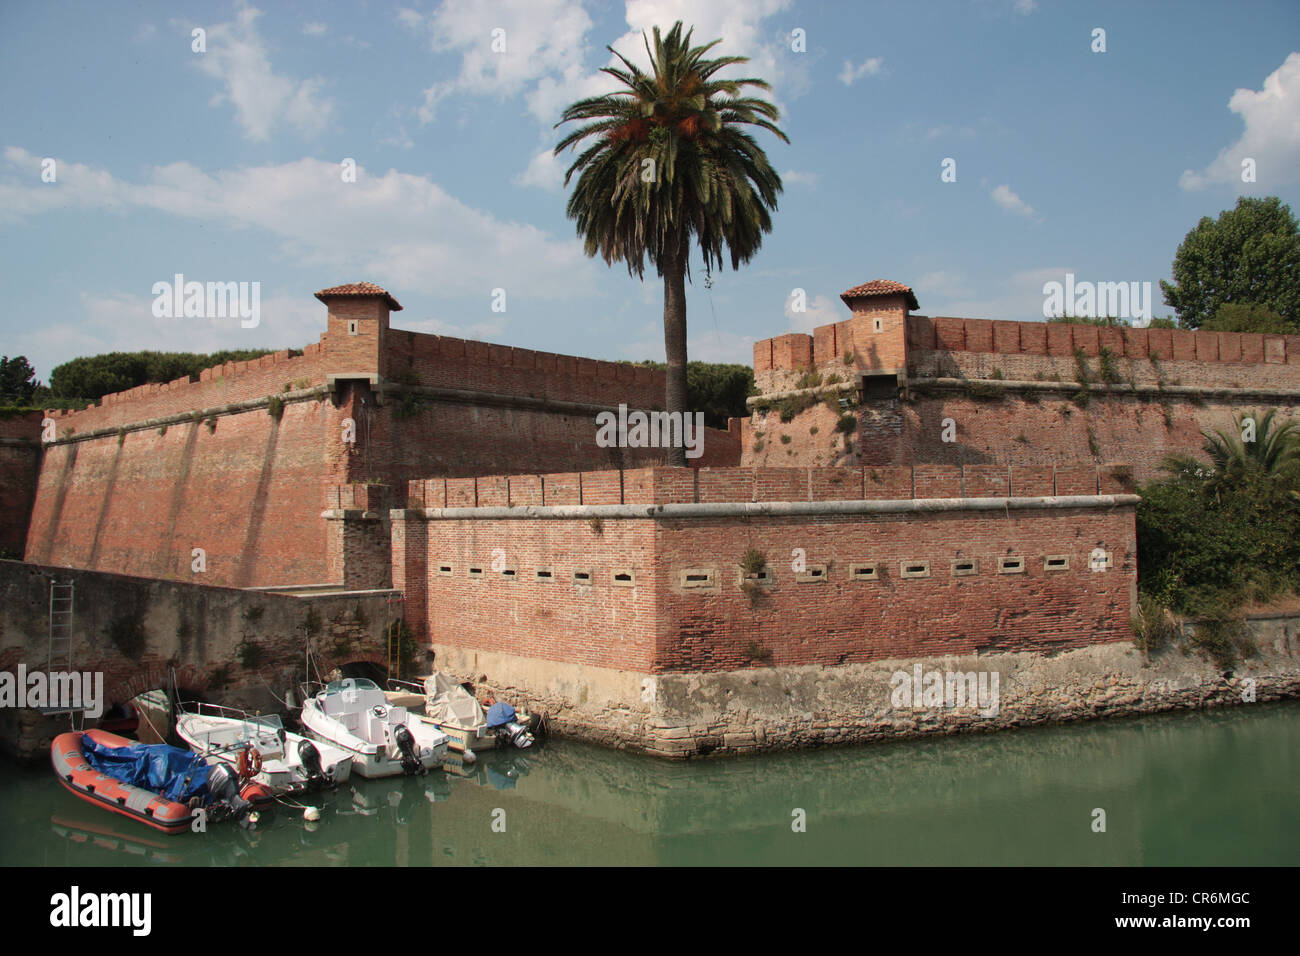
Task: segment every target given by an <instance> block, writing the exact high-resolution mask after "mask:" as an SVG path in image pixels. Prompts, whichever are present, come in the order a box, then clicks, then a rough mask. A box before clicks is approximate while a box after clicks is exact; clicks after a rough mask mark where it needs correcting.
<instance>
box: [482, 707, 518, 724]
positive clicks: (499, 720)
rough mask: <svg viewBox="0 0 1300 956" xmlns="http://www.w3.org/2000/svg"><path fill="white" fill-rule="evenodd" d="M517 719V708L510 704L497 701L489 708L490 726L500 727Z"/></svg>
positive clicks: (488, 722)
mask: <svg viewBox="0 0 1300 956" xmlns="http://www.w3.org/2000/svg"><path fill="white" fill-rule="evenodd" d="M514 719H515V709H514V708H513V707H511V706H510V705H509V704H502V703H497V704H493V705H492V706H491V707H489V708H488V712H487V725H488V726H489V727H500V726H501V725H502V724H508V723H510V721H512V720H514Z"/></svg>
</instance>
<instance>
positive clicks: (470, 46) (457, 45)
mask: <svg viewBox="0 0 1300 956" xmlns="http://www.w3.org/2000/svg"><path fill="white" fill-rule="evenodd" d="M791 2H792V0H750V2H746V3H730V2H722V0H709V2H700V0H627V2H626V5H625V15H626V20H627V24H628V27H629V29H628V31H627V32H626V33H625V34H623V35H622V36H621V37H619V38H618V39H616V40H614V42H613V43H611V44H609V45H610V46H612V47H613V48H614V49H616V50H618V51H620V52H621V53H622V54H623V55H624V56H626V57H627V58H628V59H629V60H631V61H632V62H634V63H637V64H638V65H639V66H641V67H642V68H643V69H648V67H649V61H648V59H647V57H646V53H645V47H644V41H643V39H642V33H643V31H644V33H645V34H646V35H647V36H649V35H651V32H652V29H653V28H654V27H655V26H659V27H660V28H661V29H667V28H668V27H669V26H671V24H672V23H674V22H675V21H677V20H682V21H683V22H684V23H687V24H689V25H691V26H692V27H693V28H694V31H695V32H694V35H693V36H692V42H693V43H694V44H696V45H700V44H703V43H707V42H709V41H712V40H715V39H721V40H722V42H721V43H720V44H718V46H716V47H714V48H713V50H712V51H710V55H712V56H724V55H741V56H747V57H749V58H750V62H749V63H747V64H744V65H743V66H738V67H732V68H729V70H728V71H726V72H725V73H724V75H728V74H730V75H733V76H759V77H762V78H763V79H765V80H767V81H768V82H769V83H771V84H772V86H773V91H772V92H771V93H770V94H767V98H769V99H771V100H773V102H775V103H777V105H778V106H779V105H780V96H781V95H782V94H785V95H789V96H795V95H798V94H799V93H801V92H803V91H804V90H806V89H807V88H808V87H809V85H810V80H809V72H808V66H807V63H808V56H807V55H806V54H794V53H792V51H791V50H790V41H789V32H788V30H784V31H776V30H767V29H764V27H763V23H764V21H765V20H767V19H768V18H769V17H772V16H773V15H775V14H777V13H779V12H781V11H784V10H787V9H789V7H790V5H791ZM397 18H398V20H399V22H400V23H401V24H402V25H403V26H404V27H406V28H408V29H411V30H413V31H415V32H417V33H420V34H427V35H428V36H429V43H430V48H431V49H432V50H433V51H434V52H435V53H446V52H454V53H458V54H459V55H460V57H461V61H460V68H459V72H458V75H457V76H456V77H455V78H454V79H452V80H447V81H442V82H438V83H434V84H432V85H431V86H429V87H428V88H426V89H425V90H424V92H423V102H422V103H421V105H420V106H419V108H418V109H417V114H418V116H419V118H420V120H421V122H424V123H429V122H432V121H434V119H435V118H436V116H437V113H438V109H439V106H440V105H441V103H442V102H443V101H444V100H446V99H447V98H448V97H450V96H452V95H456V94H463V95H478V96H484V95H486V96H495V97H498V98H505V97H511V96H522V97H523V99H524V103H525V105H526V106H527V108H528V111H529V113H530V114H531V115H532V116H533V118H534V119H535V120H536V121H537V122H538V124H539V126H540V127H541V129H542V131H543V132H544V133H545V134H546V136H547V137H548V138H549V137H551V136H553V135H554V134H553V133H552V130H551V127H552V126H553V125H554V124H555V123H556V122H558V121H559V119H560V116H561V114H562V113H563V111H564V108H565V107H567V106H568V105H569V104H570V103H573V102H575V101H576V100H579V99H583V98H585V97H589V96H599V95H601V94H603V93H608V92H611V91H613V90H615V89H617V88H618V85H619V84H618V83H617V81H615V80H614V79H613V78H612V77H610V76H608V75H607V74H604V73H601V72H600V71H599V70H592V69H589V68H588V67H586V66H585V65H584V64H586V63H588V62H589V61H590V56H589V55H590V54H591V53H592V52H594V50H593V47H596V48H598V47H597V45H596V44H595V43H593V42H589V40H588V34H589V33H590V31H591V28H592V21H591V18H590V17H589V16H588V15H587V13H586V11H585V10H584V9H583V7H582V5H581V4H580V3H578V2H576V0H504V2H502V3H500V4H497V5H492V6H489V5H486V4H460V3H454V2H452V0H444V2H443V3H442V4H441V5H440V6H439V7H438V8H437V9H436V10H435V11H434V12H433V13H432V14H429V15H427V16H426V15H423V14H420V13H418V12H416V11H414V10H409V9H401V10H399V11H398V14H397ZM498 27H499V28H501V29H502V30H504V31H505V41H506V52H504V53H495V52H493V50H492V31H493V30H494V29H496V28H498ZM602 45H603V44H602ZM605 62H606V63H607V64H609V65H621V64H619V63H618V61H617V60H616V58H614V57H612V56H611V57H609V58H608V59H607V60H606V61H605ZM570 161H571V160H570ZM564 165H565V167H566V168H567V165H568V164H567V163H565V164H564ZM548 181H551V180H550V178H549V177H548V176H547V174H546V167H545V165H544V163H543V161H542V160H541V159H539V158H538V156H536V155H534V156H533V157H532V159H531V161H530V163H529V166H528V168H527V169H525V170H524V171H523V172H522V173H520V175H519V178H518V179H517V180H516V182H521V183H525V184H529V185H533V184H541V183H543V182H548Z"/></svg>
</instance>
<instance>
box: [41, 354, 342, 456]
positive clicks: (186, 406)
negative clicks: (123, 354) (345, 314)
mask: <svg viewBox="0 0 1300 956" xmlns="http://www.w3.org/2000/svg"><path fill="white" fill-rule="evenodd" d="M331 364H332V363H330V362H327V361H326V360H325V358H324V356H323V355H322V353H321V350H320V347H319V346H317V345H309V346H307V348H306V349H304V350H303V354H302V355H296V356H292V357H291V356H290V355H289V353H288V351H287V350H285V351H280V352H274V353H272V354H270V355H264V356H262V357H261V358H257V359H250V360H249V361H247V362H227V363H226V364H225V365H218V366H217V367H215V368H210V369H204V371H203V372H202V373H200V375H199V381H197V382H191V381H190V380H189V379H177V380H176V381H174V382H167V383H163V384H159V385H141V386H139V387H138V388H133V389H129V390H127V391H125V392H115V393H113V394H111V395H105V396H104V397H103V399H102V400H101V402H100V404H99V405H92V406H91V407H90V408H86V409H83V410H81V411H69V412H62V411H56V412H52V413H51V417H52V418H54V420H55V421H56V422H58V434H59V437H63V436H64V435H65V434H66V433H67V430H68V429H69V428H72V429H74V430H75V431H76V432H79V433H82V434H84V433H86V432H88V431H94V430H95V429H97V428H116V427H118V426H121V425H129V424H131V423H133V422H143V421H146V420H148V419H150V418H161V417H164V416H166V415H178V414H181V413H183V412H190V411H196V410H199V409H204V408H212V407H215V406H217V405H226V404H229V403H232V402H243V401H248V400H249V399H257V398H265V397H266V396H268V395H279V394H282V393H283V392H284V391H285V386H286V385H290V386H291V387H294V386H293V383H294V382H299V383H301V384H303V386H304V387H305V386H307V385H320V384H323V383H324V381H325V373H326V371H346V370H345V369H335V368H331V367H329V366H330V365H331Z"/></svg>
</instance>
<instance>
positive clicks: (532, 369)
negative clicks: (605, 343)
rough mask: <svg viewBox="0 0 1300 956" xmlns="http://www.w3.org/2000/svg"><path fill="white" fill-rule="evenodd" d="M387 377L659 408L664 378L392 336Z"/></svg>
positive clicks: (617, 366)
mask: <svg viewBox="0 0 1300 956" xmlns="http://www.w3.org/2000/svg"><path fill="white" fill-rule="evenodd" d="M385 369H386V371H385V373H384V374H385V377H387V378H389V379H392V380H394V381H399V382H403V381H409V382H410V383H411V384H420V385H428V386H432V387H436V388H454V389H464V390H472V391H484V392H492V393H495V394H499V395H522V396H528V397H532V398H548V399H553V400H557V401H567V402H589V403H593V404H599V405H618V404H619V403H620V402H626V403H627V404H628V405H629V406H630V407H632V408H653V407H655V406H658V407H663V404H664V388H665V382H664V372H663V371H661V370H659V369H652V368H649V367H646V366H641V365H630V364H627V363H623V362H601V361H597V360H595V359H587V358H577V357H575V356H572V355H556V354H555V353H552V352H535V351H532V350H531V349H517V348H511V347H510V346H506V345H490V344H488V343H486V342H472V341H467V340H465V339H453V338H447V337H446V336H441V335H424V334H421V333H418V332H407V331H403V330H398V329H394V330H390V331H389V333H388V338H387V352H386V354H385Z"/></svg>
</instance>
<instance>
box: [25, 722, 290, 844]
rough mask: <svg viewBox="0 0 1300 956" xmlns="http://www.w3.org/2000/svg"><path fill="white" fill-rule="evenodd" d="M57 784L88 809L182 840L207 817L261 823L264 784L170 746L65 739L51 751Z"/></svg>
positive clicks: (103, 735) (81, 736) (92, 737)
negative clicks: (257, 811) (90, 806)
mask: <svg viewBox="0 0 1300 956" xmlns="http://www.w3.org/2000/svg"><path fill="white" fill-rule="evenodd" d="M50 762H51V763H52V764H53V766H54V774H55V776H56V777H58V780H59V783H60V784H62V785H63V787H64V788H65V789H67V790H69V791H71V792H72V793H74V794H75V795H76V796H78V797H80V798H81V799H82V800H85V801H86V802H87V803H91V804H94V805H95V806H98V807H102V808H103V809H105V810H110V811H112V812H113V813H118V814H121V815H122V816H125V817H130V818H131V819H132V820H136V821H138V822H140V823H143V824H145V825H146V826H150V827H153V828H154V829H155V830H161V831H162V832H163V833H184V832H185V831H186V830H189V829H191V826H192V823H193V820H194V818H195V816H196V815H197V814H198V813H199V812H200V811H202V815H203V818H204V820H205V823H206V822H214V823H215V822H218V821H220V820H227V819H236V820H238V821H239V823H240V825H241V826H250V825H251V824H252V823H253V822H255V821H256V819H257V818H256V814H254V813H253V812H252V807H253V804H254V803H255V802H260V801H261V800H263V799H268V798H269V797H270V791H269V790H267V789H266V787H264V786H263V785H262V784H259V783H256V782H253V781H247V780H240V779H239V778H238V777H236V776H235V774H234V773H232V772H231V771H230V770H229V769H228V768H226V767H225V766H218V767H212V766H209V765H208V764H207V763H206V762H205V761H203V760H202V759H201V758H200V757H199V756H198V755H197V754H193V753H190V752H189V751H188V750H182V749H181V748H179V747H171V746H168V745H167V744H142V743H140V742H138V741H135V740H128V739H127V738H125V737H119V736H117V735H116V734H110V733H108V732H107V731H104V730H98V729H92V730H84V731H80V730H79V731H70V732H69V733H66V734H59V736H57V737H55V738H54V742H53V743H52V744H51V745H50Z"/></svg>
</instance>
